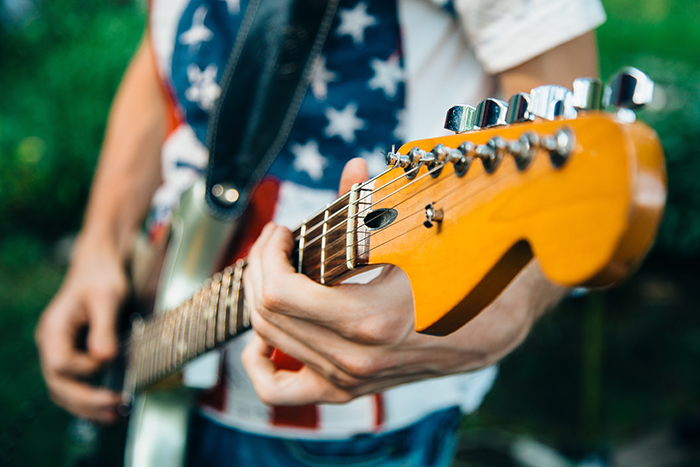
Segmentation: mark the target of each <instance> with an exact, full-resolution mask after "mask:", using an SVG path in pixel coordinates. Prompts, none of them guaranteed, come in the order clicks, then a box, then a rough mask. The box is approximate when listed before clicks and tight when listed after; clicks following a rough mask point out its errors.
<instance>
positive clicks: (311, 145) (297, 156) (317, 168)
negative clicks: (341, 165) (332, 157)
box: [289, 139, 328, 182]
mask: <svg viewBox="0 0 700 467" xmlns="http://www.w3.org/2000/svg"><path fill="white" fill-rule="evenodd" d="M289 150H290V151H292V154H294V170H296V171H297V172H306V173H307V174H309V177H311V180H313V181H315V182H317V181H319V180H321V178H322V177H323V169H325V168H326V166H327V165H328V159H326V158H325V157H323V156H322V155H321V153H320V152H319V150H318V142H316V141H314V140H313V139H310V140H309V141H307V142H306V144H304V145H303V146H302V145H301V144H298V143H294V144H292V145H290V146H289Z"/></svg>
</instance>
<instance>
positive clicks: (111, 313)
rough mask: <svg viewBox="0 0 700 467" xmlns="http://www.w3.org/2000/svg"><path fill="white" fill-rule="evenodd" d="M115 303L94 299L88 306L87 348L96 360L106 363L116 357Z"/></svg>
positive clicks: (102, 298) (116, 307)
mask: <svg viewBox="0 0 700 467" xmlns="http://www.w3.org/2000/svg"><path fill="white" fill-rule="evenodd" d="M118 314H119V304H118V302H117V301H113V300H110V299H105V297H101V298H98V297H95V298H94V299H93V301H92V303H91V304H90V310H89V319H90V322H89V323H88V336H87V347H88V352H89V353H90V354H91V355H92V356H93V357H94V358H96V359H98V360H100V361H103V362H106V361H109V360H112V359H113V358H115V357H116V356H117V352H118V343H117V316H118Z"/></svg>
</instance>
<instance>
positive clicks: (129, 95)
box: [78, 38, 165, 260]
mask: <svg viewBox="0 0 700 467" xmlns="http://www.w3.org/2000/svg"><path fill="white" fill-rule="evenodd" d="M164 132H165V103H164V99H163V95H162V90H161V89H160V86H159V84H158V79H157V75H156V71H155V67H154V58H153V54H152V50H151V48H150V45H149V41H148V39H147V38H145V39H144V41H143V43H142V44H141V47H140V49H139V51H138V52H137V54H136V55H135V56H134V58H133V60H132V62H131V64H130V66H129V68H128V69H127V72H126V74H125V76H124V78H123V80H122V83H121V85H120V87H119V90H118V92H117V95H116V97H115V99H114V101H113V104H112V109H111V111H110V115H109V120H108V125H107V130H106V133H105V139H104V143H103V146H102V151H101V154H100V160H99V163H98V167H97V171H96V174H95V178H94V180H93V185H92V190H91V194H90V199H89V201H88V206H87V210H86V214H85V220H84V223H83V228H82V230H81V233H80V236H79V239H78V251H80V250H85V249H88V250H91V249H94V248H100V249H102V250H108V251H110V252H111V253H113V254H115V255H116V256H117V257H118V258H120V259H121V260H124V259H125V258H126V257H127V256H128V254H129V252H130V249H131V242H132V240H133V237H134V233H135V232H136V231H137V230H138V228H139V226H140V224H141V222H142V220H143V218H144V216H145V214H146V212H147V209H148V206H149V202H150V199H151V197H152V194H153V192H154V191H155V189H156V188H157V187H158V185H159V184H160V181H161V175H160V174H161V169H160V145H161V143H162V140H163V136H164Z"/></svg>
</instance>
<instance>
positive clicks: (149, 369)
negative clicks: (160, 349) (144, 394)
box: [146, 317, 158, 383]
mask: <svg viewBox="0 0 700 467" xmlns="http://www.w3.org/2000/svg"><path fill="white" fill-rule="evenodd" d="M157 323H158V317H156V318H155V319H154V320H153V322H152V323H151V325H150V326H149V329H148V340H147V341H146V345H147V352H146V365H147V366H146V381H147V382H149V383H150V382H151V379H152V378H151V375H152V374H153V363H154V359H153V356H154V355H155V347H154V343H153V340H154V339H153V337H154V336H153V333H154V328H155V325H156V324H157Z"/></svg>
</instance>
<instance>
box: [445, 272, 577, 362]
mask: <svg viewBox="0 0 700 467" xmlns="http://www.w3.org/2000/svg"><path fill="white" fill-rule="evenodd" d="M566 290H567V289H565V288H563V287H560V286H557V285H555V284H552V283H551V282H549V281H548V280H547V279H546V278H545V277H544V275H543V274H542V272H541V270H540V267H539V264H538V263H537V261H531V262H530V264H528V265H527V266H526V267H525V269H523V270H522V271H521V273H520V274H518V276H516V278H515V279H514V280H513V282H511V284H510V285H509V286H508V287H507V288H506V289H505V290H504V291H503V293H501V295H499V296H498V297H497V298H496V300H495V301H494V302H493V303H491V304H490V305H489V306H488V307H486V308H485V309H484V310H483V311H482V312H481V313H480V314H479V315H477V316H476V317H475V318H474V319H473V320H472V321H470V322H469V323H467V324H466V325H464V326H463V327H462V328H460V329H458V330H457V331H455V332H454V333H452V334H450V335H449V336H446V337H439V338H435V339H436V341H435V342H434V343H433V344H434V345H439V346H444V347H445V348H446V349H450V350H451V351H453V352H454V351H457V352H459V353H461V354H462V358H457V359H452V360H445V361H446V362H450V363H452V364H454V365H456V366H455V367H452V366H450V365H448V366H447V367H446V368H442V370H443V371H444V372H445V373H453V372H459V371H470V370H474V369H477V368H481V367H483V366H486V365H489V364H491V363H494V362H497V361H498V360H500V359H501V358H503V357H504V356H506V355H507V354H508V353H510V352H511V351H512V350H513V349H514V348H516V347H517V346H518V345H520V343H521V342H522V341H523V340H524V339H525V337H526V336H527V335H528V333H529V331H530V328H531V327H532V325H533V324H534V322H535V321H536V320H537V319H538V318H539V317H540V316H541V315H542V314H543V313H544V312H545V311H547V310H548V309H550V308H552V307H553V306H555V305H556V304H557V303H558V302H559V301H560V300H561V299H562V297H563V296H564V295H565V294H566Z"/></svg>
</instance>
